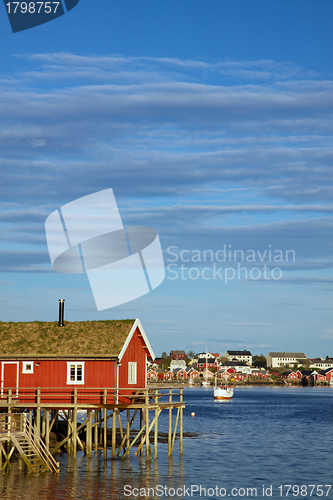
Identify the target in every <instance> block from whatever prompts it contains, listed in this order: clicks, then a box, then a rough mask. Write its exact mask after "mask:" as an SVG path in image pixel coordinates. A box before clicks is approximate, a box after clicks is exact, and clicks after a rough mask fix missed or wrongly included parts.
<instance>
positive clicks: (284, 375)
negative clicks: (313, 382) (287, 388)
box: [281, 371, 298, 380]
mask: <svg viewBox="0 0 333 500" xmlns="http://www.w3.org/2000/svg"><path fill="white" fill-rule="evenodd" d="M281 378H284V379H288V380H298V375H297V373H296V372H290V371H285V372H283V373H281Z"/></svg>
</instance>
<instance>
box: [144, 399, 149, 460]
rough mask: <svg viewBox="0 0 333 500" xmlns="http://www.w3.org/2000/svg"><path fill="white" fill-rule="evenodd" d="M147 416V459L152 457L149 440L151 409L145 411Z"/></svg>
mask: <svg viewBox="0 0 333 500" xmlns="http://www.w3.org/2000/svg"><path fill="white" fill-rule="evenodd" d="M145 414H146V417H145V420H146V460H149V459H150V442H149V409H148V408H147V409H146V411H145Z"/></svg>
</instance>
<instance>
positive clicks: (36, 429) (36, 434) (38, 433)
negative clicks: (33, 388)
mask: <svg viewBox="0 0 333 500" xmlns="http://www.w3.org/2000/svg"><path fill="white" fill-rule="evenodd" d="M37 405H38V406H37V410H36V427H35V438H36V439H37V441H39V438H40V387H38V389H37Z"/></svg>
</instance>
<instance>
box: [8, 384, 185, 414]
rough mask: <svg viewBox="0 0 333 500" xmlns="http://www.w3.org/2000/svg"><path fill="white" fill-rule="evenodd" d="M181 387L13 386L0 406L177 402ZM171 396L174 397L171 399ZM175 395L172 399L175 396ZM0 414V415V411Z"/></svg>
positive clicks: (179, 398)
mask: <svg viewBox="0 0 333 500" xmlns="http://www.w3.org/2000/svg"><path fill="white" fill-rule="evenodd" d="M182 394H183V389H182V388H174V389H169V388H158V389H157V388H156V389H148V388H145V389H137V388H134V387H133V388H128V387H126V388H114V387H108V388H105V387H103V388H98V387H90V388H89V387H75V388H57V387H43V388H40V387H18V388H17V387H15V388H10V387H9V388H3V395H2V396H1V398H0V407H6V406H18V405H19V406H23V405H26V407H27V408H29V407H32V408H33V407H36V406H43V405H44V404H46V405H47V406H48V407H50V405H53V404H54V405H57V406H59V405H61V404H63V405H65V406H67V405H68V406H71V405H77V406H79V407H80V406H81V407H84V406H85V405H88V406H89V405H93V406H94V405H117V406H121V405H129V404H146V405H147V404H149V403H155V404H156V403H157V402H159V403H167V402H168V403H170V402H173V403H177V402H182V401H183V396H182ZM172 396H174V398H172ZM175 398H176V399H175ZM0 415H1V414H0Z"/></svg>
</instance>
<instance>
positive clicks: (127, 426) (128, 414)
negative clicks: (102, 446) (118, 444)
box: [126, 410, 131, 450]
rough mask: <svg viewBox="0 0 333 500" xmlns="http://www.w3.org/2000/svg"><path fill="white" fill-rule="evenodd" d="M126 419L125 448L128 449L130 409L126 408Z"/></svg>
mask: <svg viewBox="0 0 333 500" xmlns="http://www.w3.org/2000/svg"><path fill="white" fill-rule="evenodd" d="M126 413H127V419H126V449H127V450H128V448H129V445H130V429H131V420H130V410H126Z"/></svg>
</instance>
